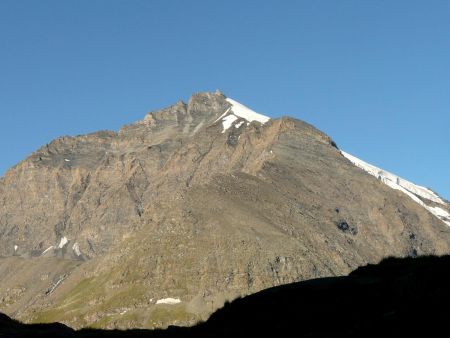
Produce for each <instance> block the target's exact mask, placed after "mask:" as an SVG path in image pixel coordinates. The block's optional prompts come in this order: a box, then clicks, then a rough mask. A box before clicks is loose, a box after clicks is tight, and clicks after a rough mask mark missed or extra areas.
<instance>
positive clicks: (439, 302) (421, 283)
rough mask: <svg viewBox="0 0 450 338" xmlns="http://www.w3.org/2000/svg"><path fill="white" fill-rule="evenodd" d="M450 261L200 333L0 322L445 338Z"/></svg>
mask: <svg viewBox="0 0 450 338" xmlns="http://www.w3.org/2000/svg"><path fill="white" fill-rule="evenodd" d="M449 265H450V256H444V257H419V258H404V259H394V258H389V259H386V260H384V261H382V262H381V263H380V264H378V265H369V266H366V267H363V268H358V269H357V270H356V271H354V272H352V273H351V274H350V275H349V276H345V277H329V278H319V279H314V280H309V281H304V282H298V283H292V284H288V285H282V286H277V287H273V288H270V289H266V290H263V291H261V292H258V293H256V294H253V295H250V296H247V297H244V298H241V299H237V300H235V301H233V302H232V303H230V304H226V305H225V306H224V307H223V308H222V309H219V310H218V311H217V312H216V313H214V314H213V315H212V316H211V317H210V318H209V319H208V321H206V322H205V323H201V324H199V325H196V326H194V327H189V328H181V327H170V328H169V329H168V330H128V331H118V330H93V329H83V330H80V331H74V330H72V329H70V328H68V327H66V326H64V325H62V324H57V323H54V324H46V325H43V324H40V325H36V324H35V325H23V324H20V323H18V322H16V321H13V320H11V319H10V318H8V317H6V316H2V315H1V314H0V335H2V337H5V338H9V337H11V338H12V337H14V338H20V337H22V338H25V337H49V336H51V337H55V338H60V337H111V338H112V337H117V338H125V337H142V338H144V337H161V338H162V337H167V338H169V337H177V338H180V337H186V338H187V337H195V338H200V337H286V336H287V337H289V336H293V335H294V336H295V337H310V338H311V337H429V336H433V337H434V336H440V335H442V332H446V330H447V321H446V319H447V318H448V316H449V315H450V309H449V308H448V306H447V305H448V303H449V301H450V270H449Z"/></svg>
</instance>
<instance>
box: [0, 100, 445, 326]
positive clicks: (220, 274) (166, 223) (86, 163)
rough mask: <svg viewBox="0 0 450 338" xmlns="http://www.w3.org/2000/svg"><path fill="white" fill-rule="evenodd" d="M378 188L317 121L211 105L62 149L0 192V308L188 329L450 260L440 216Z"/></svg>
mask: <svg viewBox="0 0 450 338" xmlns="http://www.w3.org/2000/svg"><path fill="white" fill-rule="evenodd" d="M385 183H386V182H383V180H380V179H377V178H376V177H373V176H372V175H370V174H369V173H367V172H366V171H364V170H361V168H359V167H357V166H355V165H354V164H353V163H352V162H351V161H349V160H348V159H347V158H346V157H345V156H343V154H342V153H341V152H340V151H339V149H337V148H336V147H335V145H334V142H332V141H331V139H330V138H329V137H328V136H327V135H325V134H323V133H322V132H320V131H319V130H317V129H315V128H314V127H312V126H311V125H309V124H307V123H304V122H302V121H299V120H295V119H292V118H280V119H276V120H270V119H268V118H267V117H265V116H263V115H259V114H256V113H254V112H252V111H251V110H249V109H248V108H246V107H244V106H242V105H240V104H239V103H237V102H236V101H233V100H231V99H229V98H226V97H225V96H224V95H222V94H221V93H201V94H196V95H193V96H192V97H191V98H190V100H189V102H188V103H187V104H185V103H183V102H179V103H177V104H175V105H173V106H171V107H168V108H166V109H163V110H160V111H157V112H152V113H149V114H148V115H147V116H146V117H145V118H144V119H143V120H142V121H138V122H136V123H134V124H131V125H128V126H125V127H123V128H122V129H121V130H120V131H119V132H118V133H115V132H98V133H94V134H89V135H83V136H77V137H62V138H59V139H57V140H55V141H53V142H51V143H50V144H48V145H46V146H44V147H42V148H41V149H39V150H38V151H36V152H35V153H33V154H32V155H31V156H30V157H29V158H27V159H26V160H24V161H23V162H21V163H19V164H18V165H17V166H16V167H14V168H12V169H11V170H10V171H9V172H7V174H6V175H5V177H3V178H2V179H1V180H0V255H1V256H2V258H0V309H1V310H2V311H3V312H5V313H7V314H9V315H11V316H13V317H14V318H17V319H21V320H24V321H26V322H53V321H60V322H63V323H65V324H67V325H70V326H72V327H75V328H79V327H84V326H98V327H104V328H113V327H119V328H127V327H149V328H150V327H164V326H167V325H169V324H180V325H181V324H183V325H184V324H192V323H194V322H196V321H198V320H200V319H206V318H207V317H208V316H209V315H210V314H211V313H212V312H213V311H214V310H215V309H217V308H218V307H220V306H222V305H223V303H224V301H226V300H230V299H234V298H236V297H238V296H242V295H247V294H250V293H254V292H256V291H259V290H262V289H265V288H268V287H271V286H275V285H280V284H285V283H290V282H295V281H300V280H304V279H310V278H317V277H326V276H336V275H344V274H347V273H348V272H350V271H351V270H353V269H355V268H356V267H358V266H360V265H364V264H366V263H374V262H378V261H380V260H381V259H382V258H384V257H387V256H398V257H404V256H417V255H423V254H438V255H439V254H445V253H450V233H449V229H448V226H447V225H446V224H445V223H444V221H443V219H440V218H439V217H436V215H434V214H432V213H431V212H430V209H427V208H425V207H424V206H423V205H421V204H420V203H417V201H415V200H414V199H413V198H411V196H408V195H407V194H405V193H404V192H403V191H401V190H398V189H397V190H396V189H392V187H390V186H388V185H386V184H385ZM421 201H423V203H426V205H428V206H430V207H433V206H434V204H433V203H437V202H436V201H429V200H426V199H424V198H423V197H421ZM439 208H441V209H442V210H447V211H448V210H449V206H448V204H447V203H446V202H444V204H443V205H442V204H439Z"/></svg>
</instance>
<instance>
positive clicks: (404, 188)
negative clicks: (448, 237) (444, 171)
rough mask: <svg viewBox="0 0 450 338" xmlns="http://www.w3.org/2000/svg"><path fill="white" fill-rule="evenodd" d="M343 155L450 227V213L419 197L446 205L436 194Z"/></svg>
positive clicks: (352, 157)
mask: <svg viewBox="0 0 450 338" xmlns="http://www.w3.org/2000/svg"><path fill="white" fill-rule="evenodd" d="M341 153H342V155H344V156H345V157H346V158H347V159H349V160H350V162H352V163H353V164H354V165H356V166H357V167H359V168H361V169H363V170H364V171H366V172H367V173H369V174H370V175H372V176H375V177H377V178H378V179H379V180H380V181H381V182H383V183H384V184H386V185H387V186H389V187H391V188H392V189H395V190H400V191H401V192H403V193H404V194H406V195H408V196H409V197H410V198H411V199H412V200H413V201H414V202H416V203H418V204H420V205H421V206H423V207H424V208H425V209H427V210H428V211H429V212H431V213H432V214H433V215H434V216H436V217H437V218H439V219H440V220H441V221H443V222H444V223H445V224H447V225H448V226H450V213H448V212H447V211H446V210H444V209H442V208H439V207H430V206H428V205H426V204H425V203H424V202H423V201H422V200H421V199H420V198H419V197H417V196H420V197H422V198H424V199H427V200H430V201H433V202H435V203H439V204H443V205H445V204H446V203H445V202H444V201H443V200H442V199H441V198H440V197H439V196H437V195H436V194H435V193H433V192H432V191H431V190H429V189H427V188H425V187H421V186H419V185H416V184H414V183H411V182H409V181H407V180H404V179H403V178H401V177H398V176H396V175H394V174H391V173H390V172H387V171H385V170H383V169H380V168H378V167H375V166H373V165H371V164H369V163H367V162H364V161H362V160H360V159H359V158H357V157H355V156H353V155H350V154H348V153H346V152H344V151H341Z"/></svg>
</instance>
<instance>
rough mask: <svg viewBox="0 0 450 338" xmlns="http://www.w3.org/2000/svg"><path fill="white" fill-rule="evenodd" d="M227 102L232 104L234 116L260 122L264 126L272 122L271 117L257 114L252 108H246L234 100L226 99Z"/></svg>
mask: <svg viewBox="0 0 450 338" xmlns="http://www.w3.org/2000/svg"><path fill="white" fill-rule="evenodd" d="M226 100H227V102H228V103H230V104H231V111H232V113H233V114H234V115H236V116H239V117H242V118H243V119H246V120H247V121H249V122H252V121H258V122H260V123H262V124H264V123H266V122H267V121H269V120H270V117H268V116H265V115H262V114H258V113H257V112H255V111H253V110H251V109H250V108H248V107H246V106H244V105H243V104H241V103H239V102H237V101H234V100H233V99H230V98H226Z"/></svg>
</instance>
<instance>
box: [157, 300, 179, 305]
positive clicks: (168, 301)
mask: <svg viewBox="0 0 450 338" xmlns="http://www.w3.org/2000/svg"><path fill="white" fill-rule="evenodd" d="M178 303H181V300H180V299H178V298H163V299H158V300H157V301H156V304H169V305H175V304H178Z"/></svg>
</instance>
